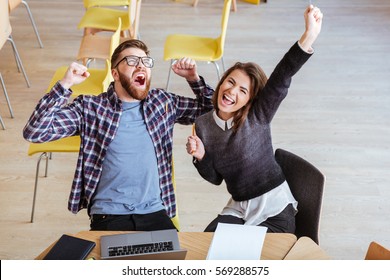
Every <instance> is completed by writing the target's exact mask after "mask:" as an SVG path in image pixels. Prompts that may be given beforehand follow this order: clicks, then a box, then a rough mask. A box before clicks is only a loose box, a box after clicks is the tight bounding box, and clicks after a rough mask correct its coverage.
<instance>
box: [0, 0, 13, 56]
mask: <svg viewBox="0 0 390 280" xmlns="http://www.w3.org/2000/svg"><path fill="white" fill-rule="evenodd" d="M11 33H12V27H11V23H10V21H9V10H8V0H0V49H1V48H2V47H3V46H4V44H5V42H6V41H7V40H8V37H9V35H11Z"/></svg>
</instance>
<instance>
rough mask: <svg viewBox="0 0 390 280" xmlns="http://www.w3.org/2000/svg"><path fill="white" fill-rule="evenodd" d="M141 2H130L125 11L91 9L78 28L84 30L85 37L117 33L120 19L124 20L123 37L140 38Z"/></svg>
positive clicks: (140, 0)
mask: <svg viewBox="0 0 390 280" xmlns="http://www.w3.org/2000/svg"><path fill="white" fill-rule="evenodd" d="M141 2H142V0H130V3H129V5H128V6H127V8H126V9H125V10H123V9H112V8H104V7H91V8H89V9H87V10H86V11H85V14H84V15H83V17H82V18H81V20H80V22H79V24H78V28H79V29H81V28H84V35H86V34H94V33H96V32H99V31H115V30H116V28H117V26H118V18H119V17H120V18H121V19H122V32H123V37H127V38H132V39H134V38H138V25H139V16H140V12H141Z"/></svg>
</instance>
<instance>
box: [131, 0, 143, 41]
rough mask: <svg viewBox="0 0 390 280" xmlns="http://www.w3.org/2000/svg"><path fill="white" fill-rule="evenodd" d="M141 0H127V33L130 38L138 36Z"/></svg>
mask: <svg viewBox="0 0 390 280" xmlns="http://www.w3.org/2000/svg"><path fill="white" fill-rule="evenodd" d="M141 3H142V0H130V1H129V7H128V11H129V33H130V34H129V35H130V38H134V39H136V38H138V37H139V36H138V29H139V19H140V14H141Z"/></svg>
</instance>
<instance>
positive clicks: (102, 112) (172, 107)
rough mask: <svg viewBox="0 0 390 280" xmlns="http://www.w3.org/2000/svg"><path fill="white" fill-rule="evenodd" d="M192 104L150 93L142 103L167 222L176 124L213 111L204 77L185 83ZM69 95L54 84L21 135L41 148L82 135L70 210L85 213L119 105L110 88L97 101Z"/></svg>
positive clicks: (171, 205)
mask: <svg viewBox="0 0 390 280" xmlns="http://www.w3.org/2000/svg"><path fill="white" fill-rule="evenodd" d="M189 84H190V86H191V88H192V90H193V92H194V93H195V95H196V99H194V98H187V97H183V96H178V95H175V94H172V93H169V92H166V91H165V90H162V89H151V90H150V91H149V94H148V96H147V98H146V99H145V100H144V101H143V105H142V106H143V114H144V118H145V123H146V126H147V129H148V131H149V134H150V136H151V138H152V141H153V144H154V148H155V152H156V157H157V164H158V173H159V181H160V189H161V198H162V201H163V203H164V205H165V208H166V210H167V214H168V215H169V216H170V217H174V216H175V215H176V202H175V194H174V189H173V183H172V143H173V127H174V124H175V123H180V124H191V123H193V122H194V121H195V119H196V118H197V117H198V116H200V115H202V114H204V113H206V112H208V111H210V110H211V109H212V102H211V97H212V95H213V93H214V90H213V89H212V88H211V87H209V86H208V85H206V83H205V82H204V80H203V78H201V80H200V81H199V82H195V83H189ZM71 94H72V91H71V90H66V89H64V88H63V87H62V86H61V85H60V84H59V83H57V84H56V85H55V86H54V87H53V88H52V89H51V91H50V92H49V93H48V94H46V95H45V96H44V97H43V98H42V99H41V100H40V101H39V103H38V105H37V107H36V108H35V111H34V112H33V114H32V115H31V117H30V119H29V121H28V122H27V124H26V126H25V127H24V130H23V137H24V138H25V139H26V140H27V141H30V142H35V143H42V142H48V141H53V140H57V139H60V138H64V137H69V136H73V135H80V138H81V145H80V152H79V156H78V160H77V167H76V171H75V176H74V179H73V183H72V189H71V193H70V196H69V202H68V209H69V210H70V211H71V212H72V213H77V212H78V211H80V210H81V209H83V208H88V205H89V203H90V201H91V198H92V196H93V194H94V193H95V191H96V189H97V186H98V182H99V179H100V176H101V173H102V163H103V161H104V158H105V155H106V152H107V148H108V145H109V144H110V143H111V141H112V140H113V139H114V137H115V134H116V132H117V130H118V126H119V120H120V117H121V114H122V102H121V100H120V99H119V98H118V97H117V95H116V93H115V91H114V86H113V84H111V85H110V87H109V88H108V90H107V92H104V93H102V94H100V95H98V96H92V95H80V96H78V97H77V98H75V99H74V101H73V102H71V103H68V100H69V97H70V95H71Z"/></svg>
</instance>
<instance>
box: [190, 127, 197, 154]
mask: <svg viewBox="0 0 390 280" xmlns="http://www.w3.org/2000/svg"><path fill="white" fill-rule="evenodd" d="M195 135H196V131H195V123H193V124H192V136H195ZM195 151H196V150H195ZM195 151H191V155H194V153H195Z"/></svg>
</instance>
